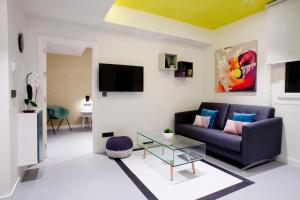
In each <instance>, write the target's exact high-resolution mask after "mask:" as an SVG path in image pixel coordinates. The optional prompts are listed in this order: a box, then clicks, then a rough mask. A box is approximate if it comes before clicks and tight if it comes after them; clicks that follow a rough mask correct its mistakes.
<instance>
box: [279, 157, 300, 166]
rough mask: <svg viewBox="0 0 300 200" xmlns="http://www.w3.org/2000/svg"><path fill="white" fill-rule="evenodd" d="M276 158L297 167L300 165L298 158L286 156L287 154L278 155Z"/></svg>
mask: <svg viewBox="0 0 300 200" xmlns="http://www.w3.org/2000/svg"><path fill="white" fill-rule="evenodd" d="M276 160H278V161H279V162H283V163H286V164H289V165H292V166H295V167H300V160H296V159H293V158H289V157H285V156H277V158H276Z"/></svg>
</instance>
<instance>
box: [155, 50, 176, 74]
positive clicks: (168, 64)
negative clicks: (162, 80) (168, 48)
mask: <svg viewBox="0 0 300 200" xmlns="http://www.w3.org/2000/svg"><path fill="white" fill-rule="evenodd" d="M159 68H160V69H163V70H171V71H174V70H177V55H175V54H169V53H162V54H161V55H160V59H159Z"/></svg>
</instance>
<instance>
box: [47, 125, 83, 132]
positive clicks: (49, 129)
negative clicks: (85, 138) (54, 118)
mask: <svg viewBox="0 0 300 200" xmlns="http://www.w3.org/2000/svg"><path fill="white" fill-rule="evenodd" d="M70 126H71V128H81V124H74V125H73V124H71V125H70ZM54 129H55V130H56V129H57V126H54ZM59 129H69V126H68V125H62V126H60V127H59ZM47 130H48V131H51V130H52V127H51V126H48V127H47Z"/></svg>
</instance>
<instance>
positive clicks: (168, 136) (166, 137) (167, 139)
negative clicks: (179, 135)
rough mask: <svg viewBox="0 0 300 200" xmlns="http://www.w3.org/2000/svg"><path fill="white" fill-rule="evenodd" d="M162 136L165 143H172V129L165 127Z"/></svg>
mask: <svg viewBox="0 0 300 200" xmlns="http://www.w3.org/2000/svg"><path fill="white" fill-rule="evenodd" d="M163 137H164V140H165V142H166V144H172V138H173V130H172V129H170V128H167V129H165V130H164V132H163Z"/></svg>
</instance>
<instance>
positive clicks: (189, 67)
mask: <svg viewBox="0 0 300 200" xmlns="http://www.w3.org/2000/svg"><path fill="white" fill-rule="evenodd" d="M177 66H178V67H177V70H176V71H175V72H174V74H175V77H178V78H192V77H193V63H192V62H186V61H179V62H178V65H177Z"/></svg>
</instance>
